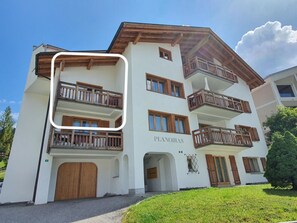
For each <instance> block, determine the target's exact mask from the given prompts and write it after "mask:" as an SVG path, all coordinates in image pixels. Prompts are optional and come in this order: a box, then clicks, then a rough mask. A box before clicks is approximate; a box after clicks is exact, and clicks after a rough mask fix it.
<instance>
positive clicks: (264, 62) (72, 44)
mask: <svg viewBox="0 0 297 223" xmlns="http://www.w3.org/2000/svg"><path fill="white" fill-rule="evenodd" d="M296 9H297V0H284V1H281V0H261V1H259V0H170V1H169V0H168V1H167V0H157V1H154V0H150V1H144V0H142V1H138V0H134V1H130V0H125V1H120V0H118V1H116V0H110V1H101V0H84V1H81V0H26V1H22V0H2V1H1V3H0V28H1V30H0V49H1V53H0V77H1V80H0V114H1V112H3V111H4V109H5V108H6V107H7V106H10V107H11V108H12V111H13V117H14V118H15V120H17V118H18V114H19V112H20V108H21V105H22V97H23V93H24V87H25V83H26V78H27V73H28V69H29V63H30V60H31V54H32V49H33V46H34V45H37V46H38V45H40V44H42V43H44V44H51V45H54V46H58V47H61V48H64V49H67V50H102V49H103V50H104V49H107V48H108V46H109V44H110V42H111V40H112V38H113V36H114V35H115V33H116V30H117V29H118V27H119V25H120V23H121V22H123V21H127V22H143V23H157V24H170V25H191V26H198V27H210V28H211V29H212V30H213V31H214V32H215V33H216V34H217V35H218V36H219V37H220V38H221V39H222V40H223V41H224V42H225V43H226V44H228V45H229V46H230V47H231V48H232V49H234V50H235V51H236V52H237V53H238V54H239V55H240V56H241V57H242V58H243V59H244V60H246V62H247V63H248V64H249V65H250V66H251V67H252V68H253V69H255V70H256V71H257V72H258V73H259V74H260V75H261V76H262V77H265V76H267V75H268V74H271V73H274V72H277V71H279V70H282V69H286V68H289V67H292V66H297V13H296Z"/></svg>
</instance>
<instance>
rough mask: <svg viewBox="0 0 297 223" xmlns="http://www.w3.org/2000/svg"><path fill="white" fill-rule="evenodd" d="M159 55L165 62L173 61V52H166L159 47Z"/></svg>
mask: <svg viewBox="0 0 297 223" xmlns="http://www.w3.org/2000/svg"><path fill="white" fill-rule="evenodd" d="M159 55H160V57H161V58H163V59H165V60H170V61H172V55H171V52H170V51H169V50H165V49H163V48H161V47H159Z"/></svg>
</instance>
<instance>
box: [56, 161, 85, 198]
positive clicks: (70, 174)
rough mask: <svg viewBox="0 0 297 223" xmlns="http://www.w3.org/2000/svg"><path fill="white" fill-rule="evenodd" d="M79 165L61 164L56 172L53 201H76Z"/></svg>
mask: <svg viewBox="0 0 297 223" xmlns="http://www.w3.org/2000/svg"><path fill="white" fill-rule="evenodd" d="M79 175H80V163H63V164H62V165H61V166H60V167H59V170H58V176H57V184H56V195H55V200H56V201H58V200H70V199H77V195H78V189H79Z"/></svg>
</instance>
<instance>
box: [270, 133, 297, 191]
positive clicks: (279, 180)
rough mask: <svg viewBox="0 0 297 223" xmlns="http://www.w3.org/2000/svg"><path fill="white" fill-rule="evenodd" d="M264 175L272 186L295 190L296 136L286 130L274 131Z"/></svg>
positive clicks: (296, 183) (296, 172)
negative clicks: (282, 132) (290, 187)
mask: <svg viewBox="0 0 297 223" xmlns="http://www.w3.org/2000/svg"><path fill="white" fill-rule="evenodd" d="M272 142H273V143H272V145H271V148H270V150H269V152H268V155H267V166H266V172H265V174H264V176H265V177H266V178H267V180H268V182H269V183H270V184H271V185H272V186H273V187H288V186H292V189H293V190H297V137H295V136H294V135H293V134H291V133H290V132H288V131H286V132H285V134H284V135H281V134H280V133H274V134H273V137H272Z"/></svg>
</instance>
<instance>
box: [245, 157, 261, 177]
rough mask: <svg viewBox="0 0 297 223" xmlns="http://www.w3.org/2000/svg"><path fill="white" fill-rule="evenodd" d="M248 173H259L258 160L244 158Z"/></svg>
mask: <svg viewBox="0 0 297 223" xmlns="http://www.w3.org/2000/svg"><path fill="white" fill-rule="evenodd" d="M242 160H243V164H244V168H245V172H246V173H259V172H260V168H259V164H258V159H257V158H253V157H242Z"/></svg>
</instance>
